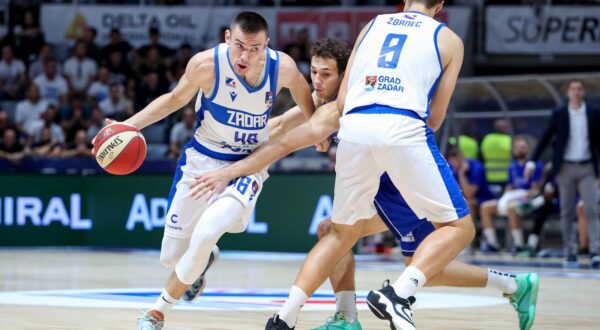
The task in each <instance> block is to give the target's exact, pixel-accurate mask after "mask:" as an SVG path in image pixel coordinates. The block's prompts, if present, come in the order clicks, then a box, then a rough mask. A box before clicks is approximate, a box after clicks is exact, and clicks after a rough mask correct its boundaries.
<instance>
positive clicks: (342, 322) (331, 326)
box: [311, 312, 362, 330]
mask: <svg viewBox="0 0 600 330" xmlns="http://www.w3.org/2000/svg"><path fill="white" fill-rule="evenodd" d="M342 329H344V330H362V327H361V326H360V322H358V320H356V322H354V323H350V322H348V321H346V317H345V316H344V314H343V313H340V312H336V313H335V315H333V317H330V318H329V319H328V320H327V321H326V322H325V324H323V325H322V326H320V327H318V328H314V329H311V330H342Z"/></svg>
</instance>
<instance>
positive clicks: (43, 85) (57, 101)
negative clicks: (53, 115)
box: [33, 59, 69, 106]
mask: <svg viewBox="0 0 600 330" xmlns="http://www.w3.org/2000/svg"><path fill="white" fill-rule="evenodd" d="M33 82H34V83H35V84H36V85H37V86H38V87H39V89H40V93H41V94H42V99H43V100H45V101H47V102H48V103H50V104H53V105H56V106H59V105H62V104H64V103H65V102H66V101H67V94H68V93H69V87H68V86H67V81H66V80H65V78H63V77H62V76H61V75H59V74H58V71H57V67H56V60H54V59H48V60H46V62H44V73H42V74H40V75H39V76H37V77H36V78H35V79H34V80H33Z"/></svg>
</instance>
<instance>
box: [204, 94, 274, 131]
mask: <svg viewBox="0 0 600 330" xmlns="http://www.w3.org/2000/svg"><path fill="white" fill-rule="evenodd" d="M201 103H202V109H203V110H204V111H208V112H210V114H211V115H212V117H213V118H214V119H215V120H216V121H218V122H219V123H220V124H222V125H225V126H229V127H235V128H240V129H244V130H249V131H252V130H261V129H263V128H265V126H267V120H268V119H269V114H270V113H271V108H269V109H267V111H265V112H264V113H262V114H260V115H255V114H252V113H249V112H246V111H242V110H237V109H230V108H227V107H224V106H221V105H219V104H217V103H214V102H209V101H208V100H207V99H206V98H204V97H202V101H201ZM203 117H204V116H203ZM239 123H241V124H239ZM255 124H257V125H255Z"/></svg>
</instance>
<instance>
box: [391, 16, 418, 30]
mask: <svg viewBox="0 0 600 330" xmlns="http://www.w3.org/2000/svg"><path fill="white" fill-rule="evenodd" d="M404 18H405V19H398V18H394V17H390V18H388V21H387V24H389V25H392V26H402V27H415V28H418V27H421V24H422V23H423V22H422V21H418V20H417V15H415V14H404Z"/></svg>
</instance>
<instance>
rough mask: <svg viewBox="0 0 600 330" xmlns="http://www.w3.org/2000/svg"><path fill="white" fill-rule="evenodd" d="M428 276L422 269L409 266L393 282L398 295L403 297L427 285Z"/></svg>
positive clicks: (412, 294) (411, 294) (413, 293)
mask: <svg viewBox="0 0 600 330" xmlns="http://www.w3.org/2000/svg"><path fill="white" fill-rule="evenodd" d="M426 281H427V277H425V274H423V272H422V271H420V270H419V269H417V268H416V267H413V266H408V267H406V269H405V270H404V272H402V275H400V278H398V280H396V282H394V284H392V287H393V288H394V291H395V292H396V295H398V297H401V298H404V299H406V298H408V297H410V296H414V295H415V294H416V293H417V289H418V288H420V287H422V286H423V285H425V282H426Z"/></svg>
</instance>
